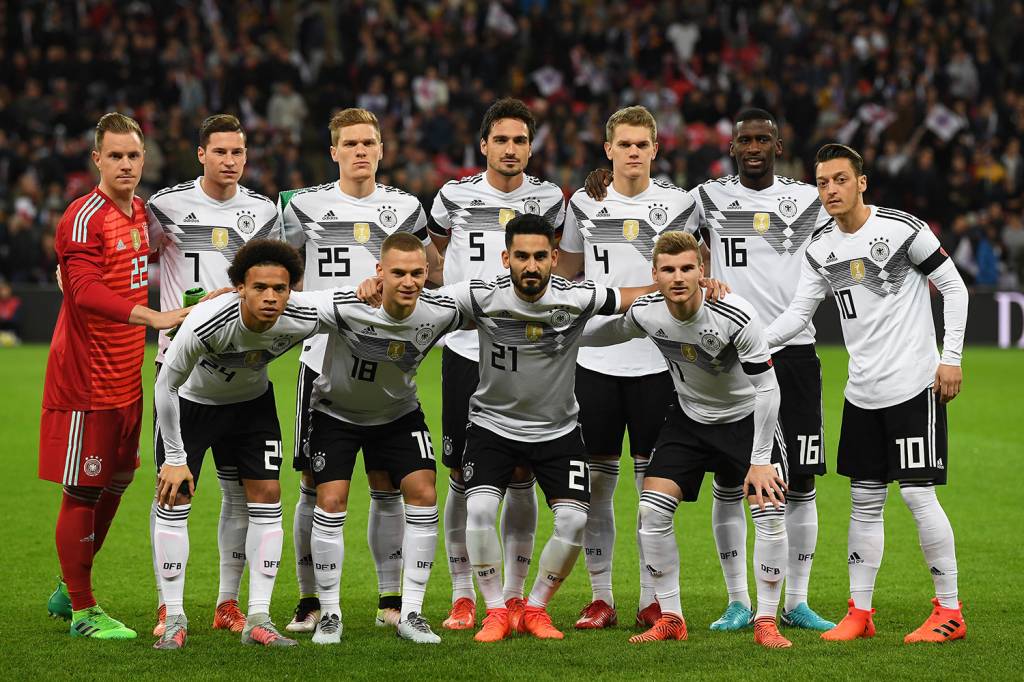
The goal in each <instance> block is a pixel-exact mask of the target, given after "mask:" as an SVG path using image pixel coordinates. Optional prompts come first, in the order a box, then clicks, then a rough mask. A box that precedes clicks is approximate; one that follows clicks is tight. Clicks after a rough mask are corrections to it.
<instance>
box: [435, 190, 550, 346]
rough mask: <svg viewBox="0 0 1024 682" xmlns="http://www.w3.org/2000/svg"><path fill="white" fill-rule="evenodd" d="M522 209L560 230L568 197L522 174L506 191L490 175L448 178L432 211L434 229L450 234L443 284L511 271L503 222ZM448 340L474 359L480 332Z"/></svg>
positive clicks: (450, 336)
mask: <svg viewBox="0 0 1024 682" xmlns="http://www.w3.org/2000/svg"><path fill="white" fill-rule="evenodd" d="M523 213H533V214H536V215H542V216H544V217H545V218H546V219H547V220H548V222H550V223H551V224H552V225H553V226H554V227H555V229H556V230H559V229H561V227H562V223H563V222H564V220H565V197H564V196H563V195H562V190H561V189H559V187H558V185H555V184H553V183H550V182H546V181H544V180H540V179H538V178H535V177H533V176H531V175H525V174H524V175H523V184H521V185H520V186H519V187H518V188H516V189H514V190H512V191H511V192H502V191H500V190H497V189H495V188H494V187H492V186H491V184H490V183H489V182H487V175H486V173H478V174H476V175H472V176H470V177H467V178H463V179H462V180H450V181H449V182H446V183H445V184H444V186H443V187H441V189H440V190H438V192H437V196H435V197H434V205H433V206H432V207H431V209H430V230H431V231H433V232H434V233H435V234H437V235H439V236H443V237H448V238H449V239H450V241H449V242H448V250H447V251H446V252H445V254H444V283H445V284H453V283H455V282H465V281H468V280H471V279H480V280H484V281H490V280H492V279H494V278H495V277H497V276H499V275H503V274H506V273H507V272H508V270H506V269H505V267H504V266H503V265H502V264H501V252H502V251H504V250H505V223H507V222H508V221H510V220H512V218H515V217H516V216H517V215H521V214H523ZM445 344H447V346H448V347H449V348H451V349H452V350H453V351H455V352H456V353H458V354H459V355H461V356H462V357H464V358H467V359H469V360H473V361H476V358H477V352H478V343H477V335H476V332H473V331H460V332H455V333H453V334H451V335H449V336H448V338H447V339H445Z"/></svg>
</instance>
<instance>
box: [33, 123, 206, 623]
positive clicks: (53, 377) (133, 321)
mask: <svg viewBox="0 0 1024 682" xmlns="http://www.w3.org/2000/svg"><path fill="white" fill-rule="evenodd" d="M144 158H145V151H144V146H143V135H142V129H141V128H140V127H139V124H138V123H136V122H135V121H134V120H133V119H131V118H129V117H127V116H124V115H122V114H118V113H109V114H105V115H104V116H103V117H102V118H100V120H99V122H98V123H97V125H96V137H95V147H94V149H93V152H92V160H93V162H94V163H95V164H96V168H97V169H98V170H99V174H100V183H99V186H97V187H96V189H94V190H92V191H91V192H89V193H88V194H87V195H85V196H83V197H80V198H79V199H76V200H75V201H74V202H72V204H71V205H70V206H69V207H68V209H67V211H65V212H64V217H63V218H61V221H60V224H59V225H58V226H57V237H56V244H55V246H56V250H57V259H58V263H59V273H60V284H61V288H62V289H63V291H64V301H63V304H62V305H61V309H60V315H59V317H58V318H57V326H56V328H55V329H54V331H53V340H52V341H51V344H50V357H49V360H48V362H47V365H46V383H45V385H44V388H43V413H42V420H41V427H40V436H39V477H40V478H42V479H44V480H47V481H53V482H55V483H60V484H62V485H63V486H64V495H63V500H62V501H61V507H60V513H59V514H58V516H57V556H58V557H59V559H60V566H61V572H62V576H63V579H62V581H61V583H60V584H59V585H58V586H57V590H56V591H55V592H54V593H53V596H51V597H50V602H49V604H48V609H49V611H50V615H52V616H55V617H61V618H65V619H71V629H70V634H71V635H72V636H76V637H92V638H95V639H132V638H134V637H135V631H134V630H132V629H130V628H128V627H125V625H124V624H123V623H121V622H119V621H117V620H114V619H113V618H111V617H109V616H107V615H106V614H105V613H104V612H103V609H101V608H100V607H99V605H98V604H97V603H96V599H95V597H93V594H92V563H93V557H94V556H95V555H96V553H97V552H99V550H100V547H101V546H102V544H103V540H104V539H105V538H106V536H107V531H108V530H109V529H110V523H111V521H112V520H113V518H114V514H115V513H116V512H117V507H118V504H119V503H120V501H121V495H122V494H123V493H124V491H125V489H126V488H127V487H128V484H129V483H131V480H132V477H133V476H134V475H135V469H136V468H138V466H139V430H140V426H141V423H142V376H141V369H142V360H143V354H144V353H145V343H146V331H145V329H144V327H145V326H150V327H153V328H154V329H168V328H171V327H174V326H175V325H177V324H178V323H180V322H181V320H182V319H184V317H185V315H186V313H187V311H186V310H172V311H166V312H158V311H155V310H152V309H150V308H148V307H146V302H147V292H148V282H149V280H148V264H149V240H148V239H147V231H146V211H145V206H144V204H143V202H142V200H141V199H139V198H137V197H136V196H135V188H136V187H137V186H138V184H139V179H140V178H141V176H142V164H143V160H144Z"/></svg>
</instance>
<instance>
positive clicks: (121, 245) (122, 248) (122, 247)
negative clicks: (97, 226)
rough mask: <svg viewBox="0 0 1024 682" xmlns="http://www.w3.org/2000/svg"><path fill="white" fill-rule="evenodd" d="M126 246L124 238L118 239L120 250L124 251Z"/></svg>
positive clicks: (118, 248)
mask: <svg viewBox="0 0 1024 682" xmlns="http://www.w3.org/2000/svg"><path fill="white" fill-rule="evenodd" d="M125 248H127V247H125V245H124V242H123V241H122V240H120V239H118V240H117V250H118V251H124V250H125Z"/></svg>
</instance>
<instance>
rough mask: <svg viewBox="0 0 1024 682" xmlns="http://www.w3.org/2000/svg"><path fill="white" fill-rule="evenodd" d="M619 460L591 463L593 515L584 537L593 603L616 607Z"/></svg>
mask: <svg viewBox="0 0 1024 682" xmlns="http://www.w3.org/2000/svg"><path fill="white" fill-rule="evenodd" d="M618 481H619V460H617V459H594V460H591V462H590V514H589V515H588V516H587V528H586V531H585V532H584V533H583V547H584V553H583V557H584V560H585V561H586V563H587V572H588V573H589V574H590V589H591V592H592V596H593V601H597V600H599V599H600V600H601V601H603V602H604V603H606V604H608V605H609V606H615V598H614V597H613V595H612V552H613V550H614V548H615V485H616V483H618Z"/></svg>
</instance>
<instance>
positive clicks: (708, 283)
mask: <svg viewBox="0 0 1024 682" xmlns="http://www.w3.org/2000/svg"><path fill="white" fill-rule="evenodd" d="M697 284H698V285H700V286H702V287H704V295H705V296H706V297H707V298H708V300H709V301H720V300H721V299H722V298H723V297H724V296H725V295H726V294H731V293H732V289H731V288H730V287H729V285H728V284H726V283H725V282H722V281H721V280H717V279H715V278H714V277H701V278H700V280H698V282H697Z"/></svg>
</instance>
